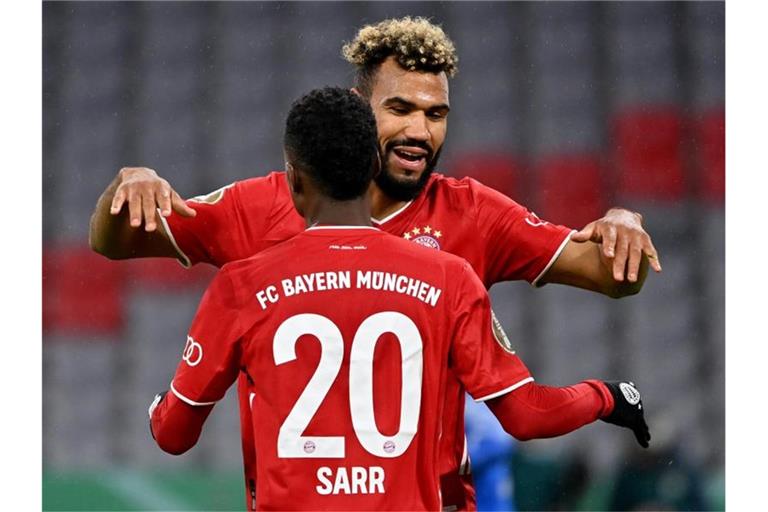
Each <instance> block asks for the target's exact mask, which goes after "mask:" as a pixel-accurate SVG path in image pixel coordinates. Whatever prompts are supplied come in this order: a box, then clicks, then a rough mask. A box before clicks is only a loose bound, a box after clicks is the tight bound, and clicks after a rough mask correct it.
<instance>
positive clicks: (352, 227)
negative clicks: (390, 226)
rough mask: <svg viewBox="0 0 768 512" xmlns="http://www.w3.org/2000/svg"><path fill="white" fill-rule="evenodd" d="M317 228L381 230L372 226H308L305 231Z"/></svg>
mask: <svg viewBox="0 0 768 512" xmlns="http://www.w3.org/2000/svg"><path fill="white" fill-rule="evenodd" d="M318 229H372V230H374V231H381V230H380V229H379V228H376V227H373V226H310V227H308V228H307V229H306V230H305V231H315V230H318Z"/></svg>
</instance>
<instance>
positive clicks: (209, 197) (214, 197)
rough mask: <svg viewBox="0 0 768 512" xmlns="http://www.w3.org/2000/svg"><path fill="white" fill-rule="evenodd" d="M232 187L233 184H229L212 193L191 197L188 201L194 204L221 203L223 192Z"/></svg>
mask: <svg viewBox="0 0 768 512" xmlns="http://www.w3.org/2000/svg"><path fill="white" fill-rule="evenodd" d="M232 186H234V183H230V184H229V185H226V186H224V187H221V188H218V189H216V190H214V191H213V192H209V193H208V194H205V195H202V196H195V197H192V198H190V201H194V202H196V203H207V204H216V203H218V202H219V201H221V198H222V197H224V192H226V190H227V189H228V188H231V187H232Z"/></svg>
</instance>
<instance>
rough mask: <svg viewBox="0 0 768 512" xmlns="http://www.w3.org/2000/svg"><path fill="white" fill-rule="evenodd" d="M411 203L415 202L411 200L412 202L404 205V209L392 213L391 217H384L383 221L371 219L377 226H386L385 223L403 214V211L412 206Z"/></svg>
mask: <svg viewBox="0 0 768 512" xmlns="http://www.w3.org/2000/svg"><path fill="white" fill-rule="evenodd" d="M411 203H413V200H410V201H408V202H407V203H405V204H404V205H403V207H402V208H400V209H399V210H396V211H394V212H392V213H390V214H389V215H387V216H386V217H384V218H383V219H381V220H379V219H374V218H373V217H371V220H372V221H373V222H375V223H376V224H384V223H385V222H388V221H390V220H392V219H393V218H395V217H397V216H398V215H400V214H401V213H403V210H405V209H406V208H408V207H409V206H411Z"/></svg>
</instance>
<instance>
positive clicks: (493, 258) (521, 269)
mask: <svg viewBox="0 0 768 512" xmlns="http://www.w3.org/2000/svg"><path fill="white" fill-rule="evenodd" d="M189 204H190V205H191V206H192V207H193V208H194V209H195V210H196V211H197V215H196V216H195V217H191V218H188V217H182V216H180V215H171V216H170V217H168V218H167V219H163V221H164V222H165V221H167V224H166V226H165V227H166V231H167V232H168V233H169V235H170V238H171V240H172V242H173V244H174V245H175V246H176V249H177V251H178V252H179V256H180V261H182V263H183V264H184V265H191V264H193V263H197V262H207V263H211V264H213V265H216V266H219V267H221V266H222V265H224V264H226V263H228V262H230V261H235V260H238V259H243V258H247V257H250V256H252V255H254V254H257V253H259V252H260V251H263V250H265V249H267V248H269V247H272V246H273V245H275V244H277V243H279V242H282V241H284V240H287V239H290V238H291V237H293V236H295V235H296V234H298V233H300V232H301V231H302V230H303V229H304V225H305V224H304V219H303V218H302V217H301V216H299V214H298V213H297V212H296V210H295V209H294V207H293V202H292V200H291V195H290V191H289V189H288V184H287V182H286V179H285V173H283V172H273V173H271V174H269V175H268V176H266V177H260V178H252V179H248V180H244V181H239V182H236V183H234V184H232V185H229V186H227V187H224V188H222V189H219V190H217V191H215V192H212V193H211V194H208V195H207V196H200V197H197V198H193V199H191V200H190V201H189ZM372 221H373V223H374V225H375V226H377V227H378V228H380V229H381V230H383V231H386V232H388V233H391V234H394V235H396V236H399V237H403V238H404V239H406V240H410V241H413V242H416V243H418V244H421V245H424V246H427V247H431V248H433V249H438V250H442V251H445V252H449V253H452V254H455V255H457V256H461V257H462V258H464V259H465V260H466V261H467V262H469V264H470V265H471V266H472V268H473V270H474V271H475V273H476V274H477V275H478V276H479V277H480V279H481V281H482V282H483V284H484V285H485V286H486V288H489V287H490V286H491V285H492V284H494V283H497V282H500V281H512V280H525V281H528V282H529V283H532V284H536V283H537V282H538V281H539V279H541V277H542V276H543V275H544V274H545V273H546V271H547V270H548V269H549V267H550V266H551V265H552V263H554V261H555V259H556V258H557V256H558V255H559V254H560V251H562V249H563V248H564V247H565V244H566V243H567V241H568V238H569V234H570V233H571V230H570V229H568V228H566V227H563V226H557V225H553V224H550V223H548V222H545V221H542V220H540V219H539V218H538V217H537V216H536V215H535V214H533V213H531V212H529V211H528V210H527V209H526V208H524V207H523V206H521V205H519V204H518V203H516V202H515V201H513V200H511V199H510V198H508V197H506V196H504V195H503V194H501V193H499V192H497V191H495V190H493V189H491V188H488V187H486V186H484V185H482V184H481V183H479V182H477V181H476V180H473V179H471V178H464V179H455V178H449V177H445V176H443V175H441V174H433V175H432V176H431V177H430V180H429V182H428V184H427V186H426V187H425V189H424V191H423V192H422V193H421V194H420V195H419V196H418V197H417V198H416V199H414V200H413V201H411V202H409V203H408V204H406V205H405V206H404V207H403V208H402V209H400V210H399V211H397V212H395V213H393V214H391V215H389V216H388V217H387V218H385V219H379V220H376V219H372ZM239 391H240V393H239V397H240V408H241V414H242V418H241V421H242V423H243V425H244V426H246V425H248V424H250V422H251V419H250V410H249V408H248V396H249V391H248V390H247V381H246V379H245V377H243V378H241V380H240V382H239ZM445 396H446V398H445V399H446V404H445V409H446V414H445V415H444V417H443V437H442V438H441V443H440V448H441V457H440V464H441V468H442V470H441V473H442V483H443V485H442V493H443V498H444V503H445V505H446V506H447V507H455V508H456V509H459V510H464V509H470V510H471V509H474V508H475V495H474V489H473V487H472V483H471V476H470V475H469V459H468V453H467V446H466V440H465V438H464V391H463V389H462V387H461V385H460V384H459V382H458V381H457V380H456V379H451V378H450V377H449V382H448V385H447V388H446V395H445ZM247 436H248V432H247V431H246V428H245V427H244V428H243V456H244V466H245V474H246V475H245V476H246V484H247V485H248V486H249V487H253V485H254V483H253V481H254V480H255V473H254V464H255V462H254V461H255V458H256V454H255V453H254V451H253V448H252V446H253V442H252V440H251V439H249V438H248V437H247ZM248 498H249V499H248V501H249V503H252V502H253V500H252V496H249V497H248Z"/></svg>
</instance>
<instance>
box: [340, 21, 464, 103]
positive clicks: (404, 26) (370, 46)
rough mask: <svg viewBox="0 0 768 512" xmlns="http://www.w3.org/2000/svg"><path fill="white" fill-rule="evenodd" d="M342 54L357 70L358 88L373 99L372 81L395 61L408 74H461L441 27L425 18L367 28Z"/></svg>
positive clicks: (452, 50)
mask: <svg viewBox="0 0 768 512" xmlns="http://www.w3.org/2000/svg"><path fill="white" fill-rule="evenodd" d="M341 53H342V55H343V56H344V58H345V59H346V60H347V62H349V63H350V64H353V65H355V66H356V67H357V76H356V77H355V87H357V89H358V90H359V91H360V92H361V93H362V94H363V95H365V96H366V97H370V95H371V90H372V88H373V78H374V76H375V74H376V71H377V70H378V67H379V65H381V63H382V62H384V60H386V59H387V58H388V57H395V59H396V60H397V63H398V64H400V66H401V67H402V68H403V69H406V70H408V71H427V72H430V73H440V72H445V74H446V75H447V76H449V77H452V76H454V75H455V74H456V72H457V71H458V67H457V63H458V62H459V58H458V56H457V55H456V48H455V47H454V46H453V41H451V40H450V39H449V38H448V36H447V35H446V34H445V32H443V29H442V28H440V27H439V26H437V25H435V24H433V23H431V22H430V21H429V20H427V19H426V18H422V17H417V18H411V17H410V16H406V17H405V18H399V19H388V20H384V21H381V22H379V23H377V24H375V25H366V26H364V27H363V28H361V29H360V31H359V32H358V33H357V35H356V36H355V38H354V39H353V40H352V41H350V42H349V43H346V44H345V45H344V46H343V47H342V49H341Z"/></svg>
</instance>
